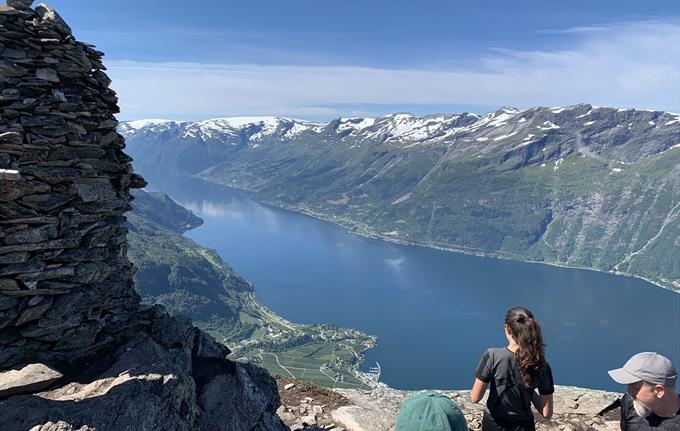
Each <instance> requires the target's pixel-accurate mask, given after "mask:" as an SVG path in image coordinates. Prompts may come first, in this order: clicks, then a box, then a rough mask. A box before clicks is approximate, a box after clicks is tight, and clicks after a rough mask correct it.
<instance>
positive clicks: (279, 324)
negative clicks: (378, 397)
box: [128, 191, 376, 388]
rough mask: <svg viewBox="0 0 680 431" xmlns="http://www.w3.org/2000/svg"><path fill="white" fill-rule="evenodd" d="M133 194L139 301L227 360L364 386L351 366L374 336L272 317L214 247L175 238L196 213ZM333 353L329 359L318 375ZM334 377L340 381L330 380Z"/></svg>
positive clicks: (155, 196) (132, 253)
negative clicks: (174, 318)
mask: <svg viewBox="0 0 680 431" xmlns="http://www.w3.org/2000/svg"><path fill="white" fill-rule="evenodd" d="M134 196H135V200H134V202H133V210H132V211H131V212H129V213H128V228H129V230H130V232H129V234H128V241H129V244H130V246H129V251H128V256H129V258H130V260H131V261H132V262H133V263H134V264H135V266H137V267H138V269H139V270H138V271H137V273H136V274H135V285H136V288H137V291H138V292H139V293H140V295H141V296H142V298H143V301H144V302H145V303H147V304H155V303H160V304H163V305H165V306H166V307H167V308H168V310H169V311H170V312H171V313H172V314H178V315H184V316H187V317H190V318H191V319H192V320H193V322H194V324H196V326H198V327H200V328H202V329H204V330H206V331H207V332H209V333H210V334H211V335H213V336H214V337H215V338H216V339H218V340H220V341H222V342H223V343H225V344H228V345H229V347H230V348H231V350H232V355H231V358H234V359H239V360H247V361H248V362H257V363H259V364H261V365H262V366H264V367H265V368H268V369H269V370H270V371H273V372H277V373H280V374H286V375H287V374H290V375H291V376H293V375H294V376H295V377H298V378H304V379H306V380H311V381H314V382H317V383H319V384H322V385H327V386H331V385H334V386H336V387H347V388H352V387H353V388H357V387H364V385H363V383H362V382H361V381H360V380H358V378H357V376H355V370H354V367H355V365H356V364H359V363H360V361H361V359H362V358H361V354H362V353H363V352H364V351H365V350H366V349H368V348H370V347H372V346H373V345H375V342H376V340H375V338H374V337H370V336H368V335H366V334H363V333H361V332H359V331H357V330H353V329H343V328H337V327H335V326H333V325H327V324H321V325H301V324H295V323H291V322H288V321H286V320H284V319H283V318H281V317H279V316H277V315H276V314H275V313H273V312H272V311H271V310H269V309H267V308H266V307H265V306H264V305H262V304H261V303H260V302H259V301H258V300H257V299H256V298H255V296H254V294H253V285H252V284H251V283H250V282H248V281H247V280H245V279H244V278H242V277H241V276H240V275H238V274H237V273H235V272H234V271H233V270H232V268H230V267H229V266H228V265H227V264H226V263H224V262H223V261H222V259H221V258H220V257H219V255H218V254H217V253H216V252H215V251H213V250H210V249H206V248H204V247H201V246H200V245H199V244H197V243H195V242H194V241H193V240H191V239H189V238H186V237H184V236H182V235H181V232H184V231H186V230H188V229H191V228H193V227H196V226H198V225H200V224H201V223H202V220H201V219H200V218H198V217H196V216H195V215H193V214H192V213H191V212H189V211H187V210H186V209H184V208H182V207H181V206H179V205H177V204H176V203H175V202H174V201H172V200H171V199H170V198H169V197H168V196H167V195H165V194H164V193H146V192H144V191H137V192H135V193H134ZM330 352H332V354H329V353H330ZM299 357H304V358H305V360H304V361H303V363H298V362H299V361H298V359H297V358H299ZM333 357H335V358H337V363H333V364H332V365H333V366H332V367H330V366H327V367H326V368H327V370H326V372H325V373H323V372H320V371H319V368H320V367H321V366H322V365H323V364H326V363H329V362H333V361H331V360H330V359H329V358H333ZM289 366H290V368H288V367H289ZM293 367H294V368H293ZM289 370H292V371H289ZM331 371H333V373H331ZM335 375H341V376H342V381H341V382H336V381H335Z"/></svg>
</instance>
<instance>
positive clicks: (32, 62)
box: [0, 0, 144, 370]
mask: <svg viewBox="0 0 680 431" xmlns="http://www.w3.org/2000/svg"><path fill="white" fill-rule="evenodd" d="M7 3H8V4H7V5H2V6H0V170H3V172H5V173H8V172H9V173H11V175H10V174H6V175H3V176H2V177H1V178H0V370H2V369H7V368H10V367H12V366H15V365H19V364H23V363H28V362H37V361H48V362H49V361H58V362H59V361H68V362H73V361H75V360H77V359H78V358H82V357H83V356H85V355H87V354H88V353H91V352H93V351H95V350H97V349H98V348H100V347H104V346H106V345H107V344H108V343H111V342H113V341H114V340H115V339H116V337H117V336H118V335H119V334H121V333H123V332H124V331H125V330H128V329H129V328H130V325H131V323H130V322H131V319H133V318H134V316H133V315H134V313H135V312H136V310H137V309H138V307H139V296H138V295H137V294H136V293H135V291H134V286H133V282H132V276H133V267H132V265H131V264H130V262H129V261H128V259H127V257H126V247H127V244H126V233H127V231H126V229H125V227H124V225H123V223H124V222H125V218H124V216H123V214H124V212H125V211H127V210H129V208H130V201H131V198H130V194H129V189H130V188H139V187H143V186H144V180H143V179H142V178H141V177H140V176H138V175H136V174H134V173H133V171H132V167H131V165H130V161H131V159H130V158H129V157H128V156H127V155H125V154H124V153H123V148H124V140H123V138H122V137H121V136H120V135H118V133H116V126H117V124H118V122H117V121H116V118H115V117H114V114H115V113H117V112H118V111H119V109H118V106H117V97H116V94H115V93H114V92H113V91H112V90H111V89H110V88H109V84H110V83H111V81H110V80H109V78H108V77H107V76H106V74H105V73H104V72H103V70H105V67H104V66H103V64H102V61H101V59H102V55H103V54H102V53H101V52H99V51H97V50H95V49H94V47H93V46H91V45H88V44H85V43H81V42H78V41H76V40H75V39H74V37H73V35H72V34H71V29H70V28H69V26H68V25H67V24H66V23H65V22H64V21H63V20H62V19H61V17H59V15H58V14H57V13H56V12H55V11H54V10H53V9H52V8H51V7H49V6H47V5H44V4H41V5H38V6H36V7H35V9H32V8H31V4H32V3H33V2H32V1H29V0H14V1H12V0H9V1H8V2H7ZM128 332H129V331H128Z"/></svg>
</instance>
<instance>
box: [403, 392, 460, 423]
mask: <svg viewBox="0 0 680 431" xmlns="http://www.w3.org/2000/svg"><path fill="white" fill-rule="evenodd" d="M467 429H468V427H467V422H465V416H463V413H461V411H460V409H459V408H458V406H457V405H456V404H455V403H454V402H453V401H451V399H449V398H448V397H445V396H444V395H441V394H439V393H437V392H421V393H419V394H416V395H414V396H412V397H410V398H407V399H406V400H405V401H404V404H403V405H402V406H401V410H399V416H397V427H396V431H467Z"/></svg>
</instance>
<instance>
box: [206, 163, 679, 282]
mask: <svg viewBox="0 0 680 431" xmlns="http://www.w3.org/2000/svg"><path fill="white" fill-rule="evenodd" d="M194 178H196V179H199V180H202V181H206V182H209V183H211V184H215V185H218V186H220V187H227V188H230V189H234V190H240V191H243V192H246V193H248V195H249V197H251V198H252V199H253V200H255V201H256V202H258V203H261V204H264V205H268V206H271V207H274V208H278V209H283V210H286V211H291V212H294V213H297V214H303V215H306V216H308V217H312V218H314V219H317V220H323V221H326V222H329V223H332V224H334V225H336V226H340V227H343V228H344V229H346V230H347V232H348V233H351V234H354V235H358V236H361V237H364V238H370V239H376V240H380V241H385V242H391V243H393V244H399V245H408V246H416V247H424V248H429V249H434V250H440V251H446V252H449V253H461V254H465V255H468V256H477V257H486V258H492V259H502V260H507V261H513V262H523V263H529V264H538V265H549V266H553V267H557V268H567V269H582V270H586V271H593V272H599V273H603V274H611V275H616V276H622V277H630V278H636V279H638V280H642V281H646V282H647V283H649V284H652V285H654V286H656V287H659V288H661V289H664V290H667V291H670V292H675V293H677V294H680V288H678V289H675V288H672V287H669V286H667V285H664V284H661V283H660V282H657V281H654V280H651V279H649V278H646V277H644V276H641V275H637V274H630V273H627V272H623V271H606V270H603V269H597V268H593V267H588V266H577V265H569V264H564V263H560V262H551V261H538V260H528V259H525V258H521V257H519V256H518V257H517V258H514V257H511V256H504V255H500V254H493V253H484V252H480V251H477V250H473V249H465V248H454V247H446V246H440V245H435V244H428V243H419V242H415V241H408V240H401V239H397V238H393V237H390V236H386V235H381V234H379V233H364V232H360V231H355V230H354V228H355V227H357V226H359V223H358V222H354V223H355V224H354V225H352V224H350V223H352V221H351V220H350V221H348V222H345V221H343V220H338V219H337V218H335V217H334V216H332V215H327V214H324V213H320V212H317V211H314V210H311V209H308V208H305V207H299V206H294V205H286V204H283V203H281V202H275V201H269V200H264V199H259V198H257V197H256V196H255V194H256V193H257V192H256V191H255V190H251V189H248V188H245V187H239V186H237V185H227V184H223V183H221V182H218V181H214V180H211V179H207V178H203V177H201V176H195V177H194ZM365 226H366V227H367V225H365Z"/></svg>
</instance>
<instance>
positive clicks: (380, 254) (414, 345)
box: [147, 175, 680, 390]
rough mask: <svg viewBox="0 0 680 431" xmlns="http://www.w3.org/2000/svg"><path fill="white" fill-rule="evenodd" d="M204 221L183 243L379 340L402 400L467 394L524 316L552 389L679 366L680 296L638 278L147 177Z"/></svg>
mask: <svg viewBox="0 0 680 431" xmlns="http://www.w3.org/2000/svg"><path fill="white" fill-rule="evenodd" d="M147 179H148V180H149V181H150V184H151V186H150V187H149V189H150V190H161V191H164V192H166V193H168V194H169V195H170V197H172V198H173V199H174V200H175V201H177V202H178V203H179V204H181V205H183V206H184V207H186V208H189V209H191V210H193V211H194V212H195V213H196V214H197V215H198V216H200V217H201V218H203V219H204V221H205V223H204V224H203V225H202V226H201V227H199V228H196V229H194V230H192V231H189V232H187V233H186V235H187V236H189V237H191V238H193V239H194V240H195V241H197V242H198V243H199V244H201V245H203V246H206V247H210V248H214V249H216V250H217V251H218V252H219V254H220V256H221V257H222V258H223V259H224V261H225V262H227V263H228V264H230V265H231V266H232V267H233V268H234V269H235V270H236V271H237V272H239V273H240V274H241V275H243V276H244V277H245V278H247V279H248V280H250V281H252V282H253V283H254V284H255V293H256V295H257V297H258V298H259V299H260V300H261V301H262V302H263V303H264V304H265V305H267V306H268V307H270V308H271V309H273V310H274V311H275V312H277V313H278V314H280V315H281V316H283V317H284V318H286V319H288V320H291V321H293V322H298V323H333V324H336V325H338V326H343V327H352V328H357V329H360V330H362V331H365V332H367V333H369V334H373V335H377V336H378V338H379V342H378V346H377V347H376V348H375V349H372V350H370V351H369V352H367V354H366V361H367V364H368V365H372V364H373V363H374V362H375V361H378V362H379V363H380V365H381V366H382V377H381V380H382V381H384V382H386V383H387V384H389V385H391V386H393V387H396V388H400V389H421V388H440V389H464V388H468V387H469V386H470V385H471V383H472V381H473V379H474V370H475V368H476V366H477V362H478V360H479V358H480V356H481V354H482V353H483V351H484V350H485V349H486V348H488V347H492V346H494V347H498V346H504V345H505V343H506V340H505V336H504V334H503V328H502V324H503V322H502V319H503V315H504V313H505V311H506V310H507V309H508V308H509V307H512V306H515V305H520V304H521V305H524V306H526V307H528V308H529V309H531V310H532V311H533V312H534V314H535V315H536V317H537V318H538V319H539V320H540V322H541V324H542V327H543V330H544V336H545V341H546V344H547V348H546V353H547V358H548V360H549V362H550V363H551V365H552V368H553V374H554V377H555V381H556V383H557V384H562V385H577V386H583V387H590V388H599V389H609V390H623V388H622V387H621V386H619V385H617V384H615V383H614V382H612V381H611V380H610V378H609V376H608V375H607V370H608V369H611V368H617V367H619V366H621V365H622V364H623V363H624V362H625V361H626V360H627V359H628V357H630V356H631V355H632V354H634V353H637V352H640V351H656V352H659V353H662V354H664V355H666V356H668V357H669V358H670V359H671V360H672V361H673V362H674V363H675V364H677V365H676V366H678V365H680V295H679V294H677V293H674V292H671V291H667V290H664V289H662V288H659V287H657V286H654V285H651V284H650V283H647V282H645V281H643V280H639V279H635V278H629V277H621V276H614V275H611V274H605V273H600V272H594V271H587V270H578V269H569V268H560V267H555V266H549V265H540V264H530V263H524V262H515V261H508V260H501V259H494V258H485V257H478V256H469V255H464V254H458V253H450V252H445V251H440V250H434V249H429V248H425V247H416V246H405V245H399V244H393V243H389V242H385V241H380V240H374V239H368V238H364V237H360V236H357V235H354V234H351V233H348V232H347V231H346V230H345V229H343V228H342V227H339V226H336V225H334V224H332V223H328V222H325V221H321V220H317V219H314V218H311V217H307V216H304V215H300V214H297V213H294V212H290V211H285V210H281V209H277V208H273V207H270V206H265V205H261V204H259V203H257V202H255V201H254V200H252V199H250V198H249V197H248V195H247V194H246V193H244V192H242V191H237V190H231V189H226V188H219V187H217V186H214V185H211V184H208V183H205V182H202V181H198V180H195V179H190V178H178V177H154V176H150V175H147Z"/></svg>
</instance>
